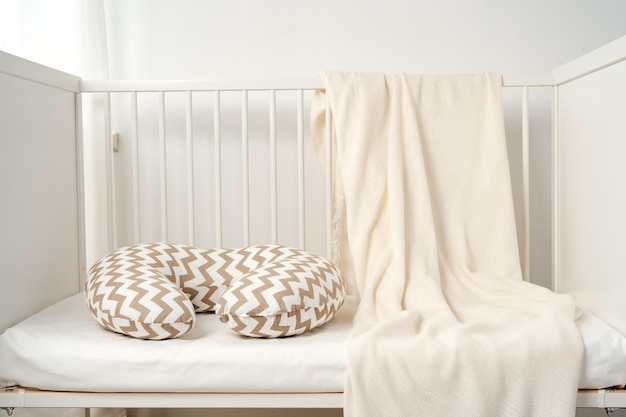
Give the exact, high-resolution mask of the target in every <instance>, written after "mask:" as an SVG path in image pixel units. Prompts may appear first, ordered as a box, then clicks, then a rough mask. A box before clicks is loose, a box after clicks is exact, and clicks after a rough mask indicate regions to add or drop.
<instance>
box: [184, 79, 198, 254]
mask: <svg viewBox="0 0 626 417" xmlns="http://www.w3.org/2000/svg"><path fill="white" fill-rule="evenodd" d="M185 115H186V117H185V121H186V132H187V230H188V240H189V244H190V245H192V246H193V245H195V242H196V234H195V230H196V227H195V225H196V221H195V200H194V192H195V187H194V175H193V97H192V92H191V91H187V95H186V102H185Z"/></svg>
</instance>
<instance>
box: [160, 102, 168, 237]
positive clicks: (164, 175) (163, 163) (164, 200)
mask: <svg viewBox="0 0 626 417" xmlns="http://www.w3.org/2000/svg"><path fill="white" fill-rule="evenodd" d="M165 135H166V134H165V93H164V92H163V91H161V92H159V140H160V144H161V155H160V165H161V240H162V241H164V242H167V240H168V239H167V153H166V152H167V143H166V138H165Z"/></svg>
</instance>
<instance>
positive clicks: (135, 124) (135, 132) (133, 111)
mask: <svg viewBox="0 0 626 417" xmlns="http://www.w3.org/2000/svg"><path fill="white" fill-rule="evenodd" d="M130 118H131V139H132V146H133V166H132V172H133V174H132V175H133V242H135V243H137V242H140V240H141V225H140V223H139V209H140V198H139V117H138V108H137V92H136V91H133V92H132V93H131V94H130Z"/></svg>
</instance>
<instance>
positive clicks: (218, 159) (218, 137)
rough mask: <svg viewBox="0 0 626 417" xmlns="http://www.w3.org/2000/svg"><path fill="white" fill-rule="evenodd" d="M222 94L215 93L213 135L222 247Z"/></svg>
mask: <svg viewBox="0 0 626 417" xmlns="http://www.w3.org/2000/svg"><path fill="white" fill-rule="evenodd" d="M220 120H221V109H220V92H219V91H216V92H215V98H214V104H213V129H214V131H213V135H214V152H215V155H214V162H215V245H216V246H217V247H218V248H221V247H222V128H221V124H220Z"/></svg>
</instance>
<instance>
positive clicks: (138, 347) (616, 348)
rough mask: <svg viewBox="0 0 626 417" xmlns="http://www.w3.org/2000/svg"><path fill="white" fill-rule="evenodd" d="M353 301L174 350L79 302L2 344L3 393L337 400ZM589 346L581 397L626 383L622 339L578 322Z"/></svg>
mask: <svg viewBox="0 0 626 417" xmlns="http://www.w3.org/2000/svg"><path fill="white" fill-rule="evenodd" d="M356 304H357V303H356V300H355V299H354V298H353V297H348V298H347V300H346V302H345V303H344V305H343V306H342V308H341V309H340V310H339V312H338V313H337V315H336V316H335V317H334V318H333V320H332V321H330V322H329V323H327V324H326V325H324V326H322V327H321V328H318V329H315V330H314V331H312V332H310V333H306V334H303V335H300V336H296V337H288V338H281V339H253V338H247V337H243V336H240V335H238V334H236V333H234V332H232V331H231V330H229V329H228V328H227V326H224V325H223V324H222V323H220V322H219V320H218V319H217V317H216V316H215V315H214V314H199V315H198V317H197V322H196V326H195V327H194V329H193V330H192V331H190V332H189V333H187V334H186V335H184V336H183V337H180V338H178V339H173V340H165V341H147V340H139V339H133V338H130V337H126V336H122V335H119V334H116V333H112V332H109V331H106V330H104V329H103V328H101V327H100V326H99V325H98V324H97V323H96V322H95V321H94V320H93V319H92V318H91V316H90V315H89V313H88V311H87V308H86V306H85V301H84V297H83V295H82V294H76V295H73V296H71V297H69V298H67V299H65V300H63V301H61V302H59V303H57V304H54V305H52V306H50V307H48V308H47V309H45V310H43V311H41V312H40V313H38V314H36V315H34V316H32V317H30V318H28V319H26V320H25V321H23V322H21V323H19V324H17V325H16V326H14V327H12V328H10V329H8V330H7V331H6V332H5V333H4V334H2V335H1V336H0V385H1V386H2V387H5V386H10V385H21V386H24V387H30V388H38V389H43V390H55V391H94V392H342V391H343V383H344V373H345V366H346V365H345V363H346V362H345V351H344V345H345V341H346V339H347V337H348V335H349V333H350V330H351V323H352V318H353V316H354V313H355V311H356ZM578 327H579V329H580V331H581V335H582V338H583V342H584V345H585V357H584V364H583V365H584V366H583V370H582V372H581V378H580V384H579V385H580V388H604V387H609V386H619V385H623V384H624V382H626V338H624V336H623V335H622V334H621V333H619V332H617V331H616V330H614V329H612V328H611V327H609V326H608V325H607V324H605V323H604V322H602V321H601V320H599V319H597V318H596V317H595V316H593V315H592V314H590V313H583V314H582V316H581V318H580V320H578Z"/></svg>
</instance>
